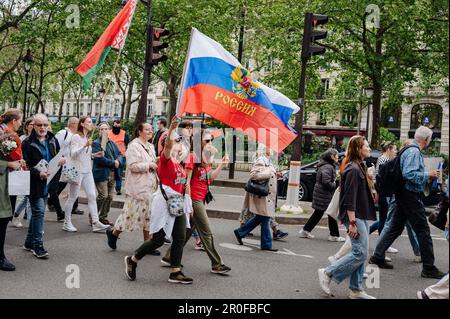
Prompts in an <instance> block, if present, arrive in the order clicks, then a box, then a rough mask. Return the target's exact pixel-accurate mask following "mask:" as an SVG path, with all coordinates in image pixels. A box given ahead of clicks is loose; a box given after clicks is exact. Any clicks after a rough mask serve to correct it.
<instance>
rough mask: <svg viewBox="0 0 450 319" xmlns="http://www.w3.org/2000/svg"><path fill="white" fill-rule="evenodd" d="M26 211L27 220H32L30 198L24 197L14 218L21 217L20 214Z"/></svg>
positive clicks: (16, 209)
mask: <svg viewBox="0 0 450 319" xmlns="http://www.w3.org/2000/svg"><path fill="white" fill-rule="evenodd" d="M24 209H25V214H27V219H28V220H30V218H31V205H30V199H29V198H28V196H24V197H23V199H22V201H21V202H20V203H19V205H16V207H15V211H14V217H19V216H20V213H22V211H23V210H24Z"/></svg>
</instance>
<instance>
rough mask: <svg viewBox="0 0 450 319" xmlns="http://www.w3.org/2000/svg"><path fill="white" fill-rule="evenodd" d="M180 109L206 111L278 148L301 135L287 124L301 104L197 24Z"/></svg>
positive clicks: (196, 112) (180, 110)
mask: <svg viewBox="0 0 450 319" xmlns="http://www.w3.org/2000/svg"><path fill="white" fill-rule="evenodd" d="M186 59H187V60H186V64H185V68H184V74H183V79H182V83H181V85H182V86H181V92H180V94H179V98H178V105H177V115H178V116H182V115H183V113H191V114H200V113H205V114H208V115H209V116H211V117H213V118H215V119H216V120H218V121H220V122H222V123H225V124H226V125H228V126H231V127H233V128H236V129H238V130H240V131H243V132H244V133H245V134H247V135H248V136H250V137H251V138H253V139H255V140H257V141H259V142H262V143H264V144H266V145H267V146H268V147H269V148H271V149H273V150H275V151H277V152H280V151H282V150H283V149H284V148H286V147H287V146H288V145H289V144H290V143H292V141H293V140H294V139H295V137H296V136H297V135H296V133H295V131H294V130H293V129H292V128H290V127H289V125H288V121H289V119H290V118H291V115H292V114H294V113H296V112H298V110H299V107H298V106H297V105H296V104H295V103H294V102H292V101H291V100H290V99H288V98H287V97H286V96H284V95H283V94H281V93H280V92H278V91H276V90H273V89H271V88H269V87H267V86H265V85H263V84H262V83H260V82H257V81H255V80H253V79H252V76H251V74H250V72H249V71H248V70H247V69H245V68H244V67H243V66H242V65H241V64H240V63H239V61H238V60H237V59H236V58H234V57H233V56H232V55H231V54H230V53H229V52H228V51H226V50H225V49H224V48H223V47H222V45H220V44H219V43H218V42H216V41H214V40H212V39H211V38H209V37H207V36H206V35H204V34H202V33H201V32H199V31H198V30H197V29H195V28H193V30H192V33H191V39H190V43H189V49H188V55H187V58H186Z"/></svg>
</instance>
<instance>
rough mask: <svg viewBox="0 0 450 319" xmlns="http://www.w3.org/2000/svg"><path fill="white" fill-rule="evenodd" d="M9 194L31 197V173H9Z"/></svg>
mask: <svg viewBox="0 0 450 319" xmlns="http://www.w3.org/2000/svg"><path fill="white" fill-rule="evenodd" d="M8 194H9V195H10V196H28V195H30V171H11V172H9V173H8Z"/></svg>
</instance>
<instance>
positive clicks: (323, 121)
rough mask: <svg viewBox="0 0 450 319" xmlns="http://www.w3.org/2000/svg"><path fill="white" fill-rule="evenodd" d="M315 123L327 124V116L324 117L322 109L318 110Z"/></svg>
mask: <svg viewBox="0 0 450 319" xmlns="http://www.w3.org/2000/svg"><path fill="white" fill-rule="evenodd" d="M316 125H327V118H326V113H325V111H323V110H320V111H319V114H318V117H317V121H316Z"/></svg>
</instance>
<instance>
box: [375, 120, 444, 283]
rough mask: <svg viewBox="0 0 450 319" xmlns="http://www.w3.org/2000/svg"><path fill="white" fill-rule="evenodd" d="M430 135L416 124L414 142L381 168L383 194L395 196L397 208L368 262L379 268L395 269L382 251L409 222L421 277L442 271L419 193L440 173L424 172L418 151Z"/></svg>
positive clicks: (428, 276)
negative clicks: (438, 264) (413, 236)
mask: <svg viewBox="0 0 450 319" xmlns="http://www.w3.org/2000/svg"><path fill="white" fill-rule="evenodd" d="M432 135H433V131H431V130H430V129H429V128H427V127H425V126H421V127H419V128H418V129H417V130H416V132H415V135H414V141H413V142H412V143H411V144H410V145H408V146H407V147H405V148H403V149H402V150H401V151H400V153H399V155H398V156H397V157H396V158H394V159H393V160H390V161H389V162H387V163H386V164H385V165H383V166H382V167H380V171H379V173H378V176H377V183H379V185H380V189H381V191H382V192H384V195H387V196H389V195H393V194H394V195H395V199H396V203H397V208H396V210H395V211H394V212H393V216H392V221H391V223H390V225H389V226H385V228H384V229H383V231H382V233H381V235H380V238H379V240H378V243H377V246H376V248H375V252H374V254H373V256H372V257H371V258H370V260H369V263H371V264H375V265H378V266H379V267H380V268H385V269H392V268H394V267H393V266H392V265H391V264H388V263H387V262H386V260H385V252H386V250H387V249H388V248H389V247H390V246H391V244H392V243H393V242H394V241H395V239H397V237H399V236H400V235H401V234H402V232H403V229H404V227H405V224H406V222H409V223H410V224H411V226H412V228H413V230H414V232H415V233H416V235H417V238H418V241H419V246H420V252H421V256H422V263H423V270H422V274H421V276H422V277H424V278H435V279H440V278H442V277H443V276H444V273H442V272H441V271H439V269H438V268H436V266H435V265H434V252H433V241H432V239H431V235H430V227H429V226H428V221H427V218H426V215H425V207H424V205H423V203H422V200H421V193H422V192H423V190H424V188H425V185H426V183H427V181H428V180H429V179H434V178H436V177H438V176H439V171H438V170H433V171H431V172H425V165H424V160H423V156H422V153H421V151H422V150H423V149H425V148H427V147H428V145H429V144H430V142H431V138H432Z"/></svg>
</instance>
